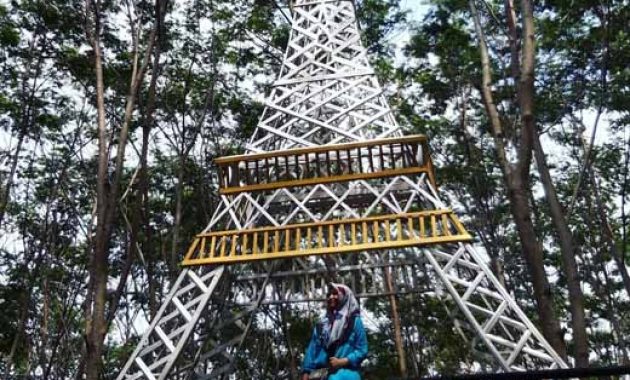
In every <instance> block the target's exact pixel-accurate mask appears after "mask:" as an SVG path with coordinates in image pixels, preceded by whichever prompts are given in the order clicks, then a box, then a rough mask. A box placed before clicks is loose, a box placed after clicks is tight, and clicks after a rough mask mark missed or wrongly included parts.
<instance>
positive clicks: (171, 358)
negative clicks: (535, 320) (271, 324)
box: [118, 0, 566, 380]
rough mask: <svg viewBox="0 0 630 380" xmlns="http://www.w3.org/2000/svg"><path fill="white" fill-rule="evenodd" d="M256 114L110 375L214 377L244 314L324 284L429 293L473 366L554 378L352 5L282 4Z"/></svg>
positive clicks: (222, 163)
mask: <svg viewBox="0 0 630 380" xmlns="http://www.w3.org/2000/svg"><path fill="white" fill-rule="evenodd" d="M265 106H266V108H265V110H264V113H263V115H262V117H261V120H260V122H259V124H258V127H257V129H256V130H255V132H254V134H253V136H252V138H251V140H250V142H249V144H248V145H247V153H246V154H244V155H240V156H231V157H223V158H220V159H217V160H216V165H217V168H218V177H219V181H220V198H221V202H222V203H221V205H220V207H219V208H218V209H217V210H216V212H215V214H214V216H213V218H212V220H211V221H210V223H209V225H208V226H207V228H206V229H205V230H204V231H203V232H202V233H200V234H199V235H198V236H197V237H196V238H195V240H194V242H193V243H192V245H191V247H190V249H189V251H188V252H187V254H186V257H185V259H184V261H183V265H184V266H185V269H184V270H183V271H182V273H181V275H180V276H179V278H178V279H177V281H176V282H175V284H174V285H173V288H172V290H171V291H170V293H169V294H168V296H167V297H166V299H165V300H164V303H163V304H162V306H161V308H160V310H159V312H158V314H157V316H156V318H155V320H154V321H152V323H151V325H150V327H149V328H148V330H147V331H146V332H145V333H144V335H143V336H142V339H141V340H140V342H139V344H138V346H137V348H136V350H135V351H134V352H133V354H132V355H131V357H130V358H129V360H128V362H127V363H126V365H125V366H124V368H123V369H122V371H121V372H120V375H119V376H118V379H120V380H123V379H138V378H146V379H151V380H153V379H165V378H197V379H211V378H217V377H220V376H224V375H226V374H229V373H231V372H232V371H233V370H234V367H235V365H234V364H235V354H236V353H237V352H238V351H239V350H243V349H245V347H243V346H242V345H243V342H244V338H245V336H246V335H247V333H248V331H249V329H250V326H251V323H252V316H253V315H254V313H255V312H256V310H259V308H260V307H262V306H263V305H269V304H280V303H291V302H303V301H307V300H313V299H318V298H319V297H321V296H322V295H323V293H324V292H325V284H326V282H327V281H328V280H329V279H331V278H336V279H338V280H341V281H345V282H347V283H348V284H349V285H350V286H352V287H353V288H354V289H355V291H356V292H357V293H358V295H359V296H360V297H369V296H374V295H384V294H391V293H392V292H394V293H397V294H402V293H408V294H417V292H418V291H420V290H419V289H426V288H427V287H433V288H435V287H437V290H438V291H437V292H436V293H435V296H436V297H440V298H441V299H443V300H444V301H445V304H446V305H450V307H451V309H450V315H451V317H452V320H453V322H454V323H455V325H456V327H457V329H458V331H459V332H460V333H461V335H462V337H464V338H465V339H466V341H467V342H468V344H470V347H471V349H472V350H474V351H476V352H478V353H479V354H480V356H479V357H480V358H485V363H486V365H489V366H491V367H492V368H494V369H496V370H498V371H501V370H505V371H507V370H524V369H527V368H556V367H566V364H565V363H564V362H563V361H562V359H561V358H560V357H559V356H558V355H557V354H556V353H555V352H554V350H553V349H552V348H551V347H550V345H549V344H548V343H547V342H546V341H545V339H544V338H543V336H542V335H541V334H540V333H539V332H538V330H537V329H536V328H535V327H534V325H533V324H532V323H531V321H530V320H529V319H528V318H527V317H526V316H525V314H524V313H523V312H522V311H521V309H520V308H519V307H518V305H517V304H516V302H515V301H514V300H513V299H512V298H511V297H510V295H509V294H508V293H507V292H506V290H505V289H504V288H503V287H502V286H501V284H500V282H499V281H498V280H497V278H496V277H495V276H494V275H493V274H492V272H491V271H490V270H489V269H488V266H487V264H486V260H485V258H484V257H483V256H481V255H480V254H479V253H478V252H477V251H476V250H475V248H474V247H473V246H472V245H471V244H470V243H469V242H470V241H471V236H470V235H469V234H468V232H467V231H466V229H465V228H464V226H463V225H462V224H461V223H460V222H459V220H458V218H457V216H456V215H455V214H454V213H453V212H452V210H450V209H449V208H448V207H447V205H445V204H444V203H443V202H442V200H441V199H440V197H439V195H438V192H437V189H436V185H435V180H434V177H433V166H432V161H431V156H430V154H429V148H428V143H427V139H426V138H425V137H424V136H417V135H416V136H403V134H402V132H401V130H400V127H399V126H398V124H397V123H396V120H395V118H394V115H392V110H391V109H390V107H389V106H388V104H387V101H386V99H385V98H384V96H383V91H382V89H381V87H380V86H379V84H378V82H377V79H376V76H375V74H374V71H373V69H372V67H371V66H370V64H369V62H368V59H367V56H366V50H365V48H364V47H363V46H362V44H361V40H360V35H359V29H358V25H357V21H356V18H355V8H354V3H353V1H351V0H297V1H295V4H294V6H293V18H292V25H291V35H290V39H289V42H288V47H287V50H286V53H285V57H284V62H283V64H282V68H281V69H280V74H279V76H278V79H277V80H276V81H275V83H274V84H273V89H272V91H271V93H270V94H269V96H268V98H267V99H266V102H265ZM482 360H484V359H482Z"/></svg>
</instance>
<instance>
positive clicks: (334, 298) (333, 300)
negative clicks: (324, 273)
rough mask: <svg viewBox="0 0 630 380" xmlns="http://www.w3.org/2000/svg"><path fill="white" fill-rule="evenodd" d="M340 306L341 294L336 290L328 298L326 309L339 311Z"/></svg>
mask: <svg viewBox="0 0 630 380" xmlns="http://www.w3.org/2000/svg"><path fill="white" fill-rule="evenodd" d="M338 306H339V293H338V292H337V290H336V289H334V290H331V291H330V292H329V293H328V295H327V296H326V307H327V308H328V310H331V311H332V310H337V307H338Z"/></svg>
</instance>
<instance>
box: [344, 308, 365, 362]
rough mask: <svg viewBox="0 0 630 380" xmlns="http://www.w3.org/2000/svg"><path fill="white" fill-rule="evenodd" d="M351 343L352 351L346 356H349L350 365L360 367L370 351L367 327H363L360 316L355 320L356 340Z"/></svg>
mask: <svg viewBox="0 0 630 380" xmlns="http://www.w3.org/2000/svg"><path fill="white" fill-rule="evenodd" d="M351 344H352V351H351V352H350V353H349V354H348V356H346V358H348V361H349V362H350V365H352V366H353V367H359V366H360V365H361V362H362V361H363V360H365V358H366V357H367V353H368V344H367V336H366V335H365V328H363V322H362V321H361V318H360V317H357V318H356V319H355V321H354V341H353V342H351Z"/></svg>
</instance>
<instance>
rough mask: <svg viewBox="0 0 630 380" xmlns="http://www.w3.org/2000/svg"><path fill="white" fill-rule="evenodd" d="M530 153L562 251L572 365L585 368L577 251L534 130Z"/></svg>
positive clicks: (586, 339) (586, 352) (586, 340)
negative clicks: (567, 292) (569, 313)
mask: <svg viewBox="0 0 630 380" xmlns="http://www.w3.org/2000/svg"><path fill="white" fill-rule="evenodd" d="M534 154H535V156H536V166H537V167H538V172H539V173H540V178H541V181H542V184H543V188H544V190H545V196H546V198H547V202H548V204H549V210H550V213H551V219H552V221H553V224H554V227H555V229H556V233H557V234H558V242H559V243H560V250H561V253H562V263H563V269H564V273H565V275H566V280H567V288H568V291H569V310H570V311H571V326H572V328H573V344H574V352H573V355H574V356H575V365H576V367H588V335H587V333H586V316H585V314H584V294H583V293H582V288H581V281H580V275H579V270H578V265H577V262H576V260H575V256H576V254H577V250H576V247H575V244H574V241H573V234H572V233H571V230H570V229H569V225H568V223H567V220H566V218H565V216H564V212H563V210H562V206H561V205H560V201H559V200H558V195H557V193H556V188H555V186H554V185H553V182H552V180H551V174H550V173H549V168H548V167H547V162H546V159H545V153H544V151H543V147H542V145H541V144H540V136H539V135H538V132H534Z"/></svg>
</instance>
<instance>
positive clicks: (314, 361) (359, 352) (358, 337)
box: [302, 316, 368, 380]
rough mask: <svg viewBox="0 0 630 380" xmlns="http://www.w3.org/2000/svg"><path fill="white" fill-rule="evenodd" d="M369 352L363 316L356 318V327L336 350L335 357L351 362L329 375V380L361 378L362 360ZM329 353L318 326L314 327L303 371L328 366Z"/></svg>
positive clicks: (356, 379) (307, 371)
mask: <svg viewBox="0 0 630 380" xmlns="http://www.w3.org/2000/svg"><path fill="white" fill-rule="evenodd" d="M367 353H368V345H367V337H366V335H365V329H364V328H363V322H361V317H359V316H357V317H356V318H355V319H354V327H353V329H352V332H350V335H349V336H348V339H347V340H346V341H345V342H344V343H343V344H341V345H340V346H339V347H338V348H337V351H336V352H335V355H334V356H335V357H337V358H339V359H342V358H347V359H348V361H349V363H348V365H347V366H346V367H344V368H341V369H339V370H337V371H335V372H334V374H332V375H330V376H329V377H328V380H360V379H361V375H359V369H360V368H361V362H362V361H363V360H365V357H366V356H367ZM328 359H329V358H328V354H327V353H326V349H325V348H324V347H322V345H321V344H320V342H319V333H318V330H317V328H315V329H313V335H312V336H311V341H310V342H309V344H308V347H307V348H306V354H305V355H304V362H303V363H302V371H303V372H306V373H310V372H311V371H313V370H315V369H318V368H326V367H328Z"/></svg>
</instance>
